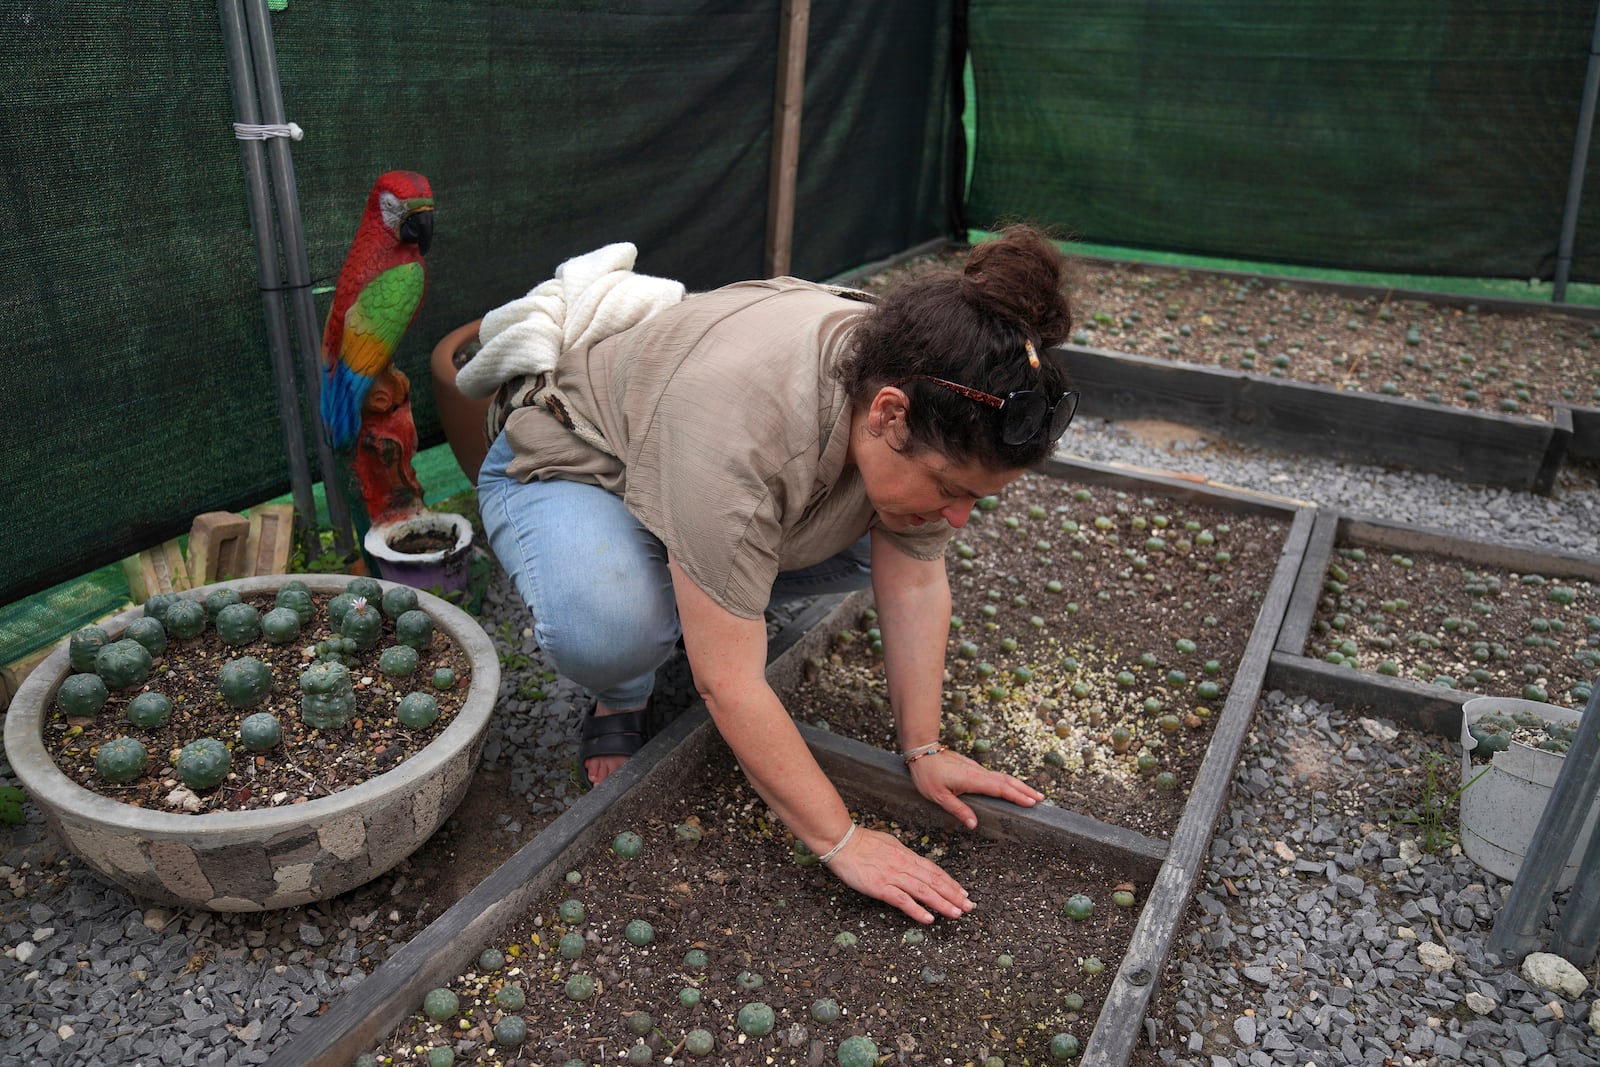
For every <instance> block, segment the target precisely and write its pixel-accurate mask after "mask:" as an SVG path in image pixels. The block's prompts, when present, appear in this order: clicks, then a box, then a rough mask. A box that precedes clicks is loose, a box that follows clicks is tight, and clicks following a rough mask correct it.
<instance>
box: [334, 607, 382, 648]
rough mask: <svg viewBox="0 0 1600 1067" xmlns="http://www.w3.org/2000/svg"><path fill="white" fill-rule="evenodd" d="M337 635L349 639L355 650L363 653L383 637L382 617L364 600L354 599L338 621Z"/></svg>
mask: <svg viewBox="0 0 1600 1067" xmlns="http://www.w3.org/2000/svg"><path fill="white" fill-rule="evenodd" d="M339 633H340V634H341V635H342V636H344V637H348V638H350V639H351V640H352V641H354V642H355V643H356V648H358V649H360V650H361V651H363V652H365V651H366V650H367V649H369V648H372V647H373V646H374V645H376V644H377V643H378V639H379V638H380V637H382V636H383V616H382V615H380V614H379V613H378V609H377V608H375V607H373V606H372V605H370V604H368V603H367V601H366V600H364V599H362V598H361V597H356V599H355V600H353V601H351V602H350V610H348V611H346V612H345V613H344V618H342V619H340V620H339Z"/></svg>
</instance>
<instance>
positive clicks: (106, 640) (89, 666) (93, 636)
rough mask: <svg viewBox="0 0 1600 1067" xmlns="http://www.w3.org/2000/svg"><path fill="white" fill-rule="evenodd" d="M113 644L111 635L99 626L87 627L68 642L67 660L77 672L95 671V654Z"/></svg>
mask: <svg viewBox="0 0 1600 1067" xmlns="http://www.w3.org/2000/svg"><path fill="white" fill-rule="evenodd" d="M110 643H111V635H110V634H108V633H106V632H105V631H104V630H102V629H101V628H100V627H98V626H85V627H84V628H83V629H81V630H78V631H77V632H76V633H74V634H73V635H72V637H71V639H70V640H68V642H67V658H68V660H69V661H70V662H71V664H72V669H73V670H75V671H92V670H94V657H95V653H96V652H99V651H100V650H101V649H102V648H104V647H105V646H106V645H109V644H110Z"/></svg>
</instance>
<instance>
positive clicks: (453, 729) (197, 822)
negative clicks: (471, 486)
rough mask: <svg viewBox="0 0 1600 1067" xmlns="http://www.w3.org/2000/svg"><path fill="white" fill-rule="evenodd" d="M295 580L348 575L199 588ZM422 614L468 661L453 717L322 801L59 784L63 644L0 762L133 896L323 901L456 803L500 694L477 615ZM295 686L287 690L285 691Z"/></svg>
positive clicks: (427, 604) (263, 586) (53, 822)
mask: <svg viewBox="0 0 1600 1067" xmlns="http://www.w3.org/2000/svg"><path fill="white" fill-rule="evenodd" d="M290 577H294V578H297V579H299V580H300V581H302V582H304V583H305V584H306V585H307V586H309V587H310V588H311V589H312V590H313V591H314V592H318V593H337V592H340V591H342V590H343V589H344V588H345V586H346V585H348V584H349V582H350V577H351V576H350V575H347V574H337V575H335V574H297V575H287V574H275V575H262V576H258V577H255V578H241V579H238V580H235V581H230V582H223V583H219V584H216V585H205V586H200V587H199V588H197V589H192V590H189V591H188V592H185V593H182V594H180V595H181V596H184V597H186V598H189V599H192V600H199V601H202V602H203V601H204V599H205V596H206V594H207V593H209V592H211V591H212V590H214V589H221V588H229V589H233V590H235V591H237V592H239V593H242V594H248V593H258V592H272V591H275V590H276V589H278V588H279V587H280V586H281V585H282V584H283V583H284V582H285V581H286V580H288V579H289V578H290ZM417 600H418V605H419V606H420V607H421V608H422V610H424V611H426V612H427V613H428V614H429V615H431V616H432V617H433V620H434V624H435V625H436V626H437V627H438V628H439V629H440V630H441V631H443V632H444V633H445V634H448V635H449V637H450V640H452V641H454V642H455V643H456V646H457V647H458V648H460V649H461V650H462V651H463V652H464V653H465V654H466V656H467V659H468V660H469V661H470V662H471V664H472V682H471V688H470V689H468V691H467V696H466V701H465V703H464V704H463V705H462V706H461V709H460V710H459V711H458V712H457V713H456V717H455V720H454V721H453V722H451V723H450V725H449V726H447V727H445V730H444V732H443V733H441V734H440V735H439V736H438V737H436V738H434V739H433V741H431V742H430V743H429V744H428V745H426V746H425V747H424V748H422V749H421V750H420V751H418V752H416V753H415V754H413V755H412V756H411V757H410V758H409V759H406V760H404V761H403V762H401V763H400V764H398V765H397V766H395V767H394V768H393V769H391V770H388V771H385V772H384V773H382V774H378V775H375V776H374V777H372V778H369V779H367V780H366V781H364V782H361V783H360V784H358V785H355V786H352V787H351V788H349V789H346V790H343V791H342V792H338V793H334V794H333V795H331V796H323V797H317V798H316V799H314V800H309V801H307V802H305V803H303V804H286V805H283V806H282V807H274V808H264V809H260V810H251V811H217V812H207V813H203V814H195V815H188V814H183V813H180V812H172V811H152V810H150V809H147V808H143V807H135V806H133V805H131V804H124V803H121V802H120V801H117V800H113V799H111V798H110V797H107V796H104V795H102V794H100V793H96V792H92V791H91V790H88V789H85V788H83V787H82V786H80V785H78V784H77V783H76V782H75V781H73V780H72V779H71V778H68V777H67V776H66V775H65V774H64V773H62V771H61V770H60V769H59V768H58V767H57V766H56V764H55V761H54V759H53V758H52V757H51V755H50V752H49V750H48V749H47V748H46V747H45V742H44V733H45V729H46V727H47V726H48V724H50V723H51V722H52V720H54V719H55V716H56V710H55V695H56V691H57V690H58V689H59V688H60V687H61V683H62V681H63V680H64V679H65V678H66V677H67V676H68V675H69V674H71V673H72V670H71V666H70V662H69V657H70V653H69V644H70V640H68V639H64V640H62V642H61V643H60V645H59V646H58V647H57V648H56V650H55V651H54V652H53V653H51V654H50V657H49V658H48V659H46V660H45V661H44V662H43V663H42V664H40V665H39V667H38V668H36V669H35V670H34V671H33V673H32V674H30V675H29V676H28V680H27V681H26V682H25V683H23V686H22V688H21V689H19V690H18V691H17V694H16V696H15V697H13V698H12V701H11V706H10V708H9V709H8V710H7V713H6V716H5V749H6V757H7V758H8V759H9V760H10V762H11V767H12V770H14V771H15V772H16V775H17V778H18V780H19V781H20V782H21V783H22V786H23V788H24V789H26V790H27V794H28V799H29V800H30V801H31V802H33V803H34V804H36V805H37V806H38V807H39V809H40V810H41V811H43V813H44V816H45V820H46V821H47V822H48V823H49V824H50V826H51V827H52V829H54V830H55V832H56V835H57V836H58V837H59V838H60V839H61V840H62V841H63V842H64V843H65V844H66V845H67V847H68V848H70V849H72V851H74V852H75V853H77V854H78V856H79V857H81V858H82V859H83V860H84V862H86V863H87V864H88V865H89V866H90V867H92V868H94V869H95V870H96V871H98V872H99V873H100V874H102V875H103V876H105V877H106V878H108V879H110V880H111V881H113V882H116V883H118V884H119V885H121V886H123V887H124V888H126V889H127V890H128V891H129V892H131V893H133V894H134V895H135V896H138V897H141V898H144V899H146V900H153V901H156V902H158V903H163V904H178V905H183V906H187V907H193V908H203V909H208V910H211V911H260V910H262V909H265V908H287V907H298V906H300V905H302V904H308V903H311V902H314V901H318V900H326V899H328V898H329V897H333V896H337V895H338V894H340V893H343V892H346V891H347V890H350V889H354V888H355V887H356V886H359V885H362V884H363V883H365V882H368V881H370V880H371V879H373V878H376V877H377V876H378V875H380V874H382V873H383V872H384V871H387V870H389V869H390V868H391V867H393V866H394V865H395V864H397V863H399V862H400V861H401V860H403V859H405V858H406V857H407V856H409V855H410V854H411V853H412V852H414V851H416V849H417V848H418V847H419V846H421V845H422V843H423V842H424V841H426V840H427V839H428V837H429V836H430V835H431V834H432V833H433V832H434V831H435V830H437V829H438V828H439V826H440V825H442V824H443V823H444V820H445V819H446V818H448V817H449V816H450V813H451V812H453V811H454V810H455V809H456V806H457V805H458V804H460V803H461V799H462V797H464V796H465V795H466V792H467V786H468V784H469V783H470V781H471V778H472V774H473V772H474V771H475V770H477V767H478V760H479V756H480V754H481V753H482V750H483V741H484V735H485V732H486V731H487V729H488V726H489V716H490V714H491V713H492V712H493V711H494V704H495V698H496V696H497V695H498V693H499V690H500V660H499V656H498V655H497V654H496V652H495V648H494V644H493V642H491V641H490V640H489V638H488V636H487V635H486V634H485V633H484V632H483V628H482V627H481V626H479V625H478V622H477V620H476V619H474V618H473V617H472V616H470V615H468V614H467V613H466V612H464V611H462V610H461V609H460V608H457V607H455V606H453V605H451V604H449V603H447V602H446V601H444V600H441V599H439V598H438V597H435V596H432V595H430V594H428V593H425V592H419V593H418V594H417ZM143 614H144V609H142V608H130V609H129V610H127V611H125V612H123V613H122V614H120V615H118V616H116V617H114V618H112V619H109V620H107V621H106V622H104V623H101V625H102V626H104V627H105V629H106V631H107V632H108V633H109V634H110V635H111V636H112V637H113V638H116V637H119V636H120V635H121V634H122V632H123V630H124V629H125V628H126V627H127V625H128V623H130V622H132V621H133V620H134V619H136V618H139V617H140V616H142V615H143ZM291 684H292V683H291Z"/></svg>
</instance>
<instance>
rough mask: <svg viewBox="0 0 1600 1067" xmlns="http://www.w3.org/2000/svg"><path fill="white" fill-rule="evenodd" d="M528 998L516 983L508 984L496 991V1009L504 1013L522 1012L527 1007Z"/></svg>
mask: <svg viewBox="0 0 1600 1067" xmlns="http://www.w3.org/2000/svg"><path fill="white" fill-rule="evenodd" d="M527 1003H528V996H527V994H526V993H524V992H523V991H522V987H521V986H520V985H518V984H517V983H515V982H507V983H506V984H505V985H503V986H501V987H500V988H499V989H496V990H495V991H494V1004H495V1007H497V1008H500V1009H501V1010H502V1011H521V1010H522V1009H523V1008H524V1007H526V1006H527Z"/></svg>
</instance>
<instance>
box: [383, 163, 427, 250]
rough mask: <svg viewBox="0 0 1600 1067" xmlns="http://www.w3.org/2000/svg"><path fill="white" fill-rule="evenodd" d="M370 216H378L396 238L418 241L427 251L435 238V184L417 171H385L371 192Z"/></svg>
mask: <svg viewBox="0 0 1600 1067" xmlns="http://www.w3.org/2000/svg"><path fill="white" fill-rule="evenodd" d="M366 217H367V218H368V219H377V220H378V221H379V222H380V223H381V224H382V226H383V228H384V229H385V230H388V231H389V233H391V234H393V235H394V238H395V240H396V241H399V242H400V243H401V244H414V245H416V246H417V251H418V252H420V253H422V254H423V255H427V254H428V245H429V244H430V243H431V242H432V241H433V187H432V186H430V185H429V184H428V179H427V178H424V177H423V176H422V175H420V174H418V173H416V172H415V171H410V170H391V171H389V172H387V173H386V174H381V175H379V176H378V180H377V181H376V182H374V183H373V184H372V192H371V193H370V194H368V196H367V210H366Z"/></svg>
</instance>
